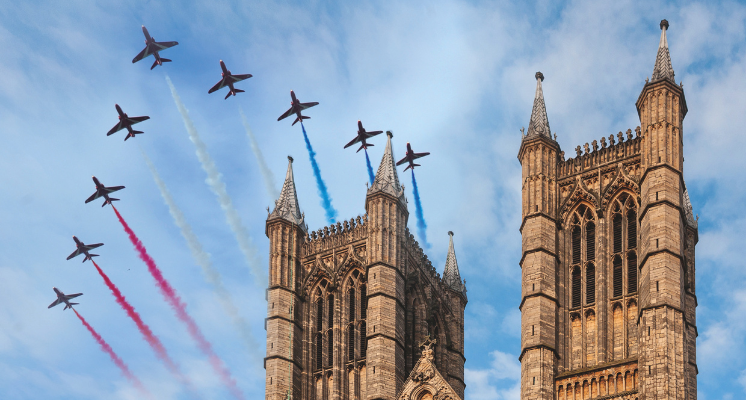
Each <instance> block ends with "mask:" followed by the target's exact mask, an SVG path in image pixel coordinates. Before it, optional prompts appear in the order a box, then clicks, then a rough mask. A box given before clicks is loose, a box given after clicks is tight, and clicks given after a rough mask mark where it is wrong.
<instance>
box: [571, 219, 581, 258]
mask: <svg viewBox="0 0 746 400" xmlns="http://www.w3.org/2000/svg"><path fill="white" fill-rule="evenodd" d="M572 263H573V264H580V227H579V226H575V227H574V228H572Z"/></svg>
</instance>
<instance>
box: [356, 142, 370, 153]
mask: <svg viewBox="0 0 746 400" xmlns="http://www.w3.org/2000/svg"><path fill="white" fill-rule="evenodd" d="M370 146H373V145H372V144H370V143H366V144H363V145H360V148H359V149H357V151H356V152H355V153H359V152H360V150H362V149H367V148H368V147H370Z"/></svg>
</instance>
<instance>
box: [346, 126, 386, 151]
mask: <svg viewBox="0 0 746 400" xmlns="http://www.w3.org/2000/svg"><path fill="white" fill-rule="evenodd" d="M380 133H383V131H373V132H366V131H365V128H363V123H362V122H360V120H358V121H357V137H356V138H355V139H352V141H351V142H350V143H347V144H346V145H345V147H344V148H345V149H346V148H348V147H350V146H352V145H353V144H355V143H361V146H360V148H359V149H357V151H356V152H355V153H357V152H359V151H360V150H362V149H367V148H368V147H370V146H373V145H372V144H370V143H367V142H366V141H365V139H370V138H372V137H373V136H376V135H378V134H380Z"/></svg>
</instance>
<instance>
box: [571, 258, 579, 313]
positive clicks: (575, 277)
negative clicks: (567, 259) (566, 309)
mask: <svg viewBox="0 0 746 400" xmlns="http://www.w3.org/2000/svg"><path fill="white" fill-rule="evenodd" d="M580 289H581V279H580V268H578V267H575V268H573V270H572V307H573V308H575V307H580Z"/></svg>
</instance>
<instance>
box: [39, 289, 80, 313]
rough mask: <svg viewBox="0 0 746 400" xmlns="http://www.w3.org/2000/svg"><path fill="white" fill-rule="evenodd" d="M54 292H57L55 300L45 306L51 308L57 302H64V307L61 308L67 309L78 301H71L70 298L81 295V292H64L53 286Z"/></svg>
mask: <svg viewBox="0 0 746 400" xmlns="http://www.w3.org/2000/svg"><path fill="white" fill-rule="evenodd" d="M52 289H54V292H55V293H57V300H55V301H54V302H53V303H52V304H50V305H49V307H47V308H52V307H54V306H56V305H58V304H62V303H65V308H63V309H62V310H63V311H64V310H67V309H68V308H73V306H74V305H77V304H78V303H71V302H70V300H71V299H74V298H76V297H78V296H81V295H83V293H75V294H64V293H62V291H61V290H59V289H57V288H56V287H53V288H52Z"/></svg>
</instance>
